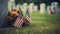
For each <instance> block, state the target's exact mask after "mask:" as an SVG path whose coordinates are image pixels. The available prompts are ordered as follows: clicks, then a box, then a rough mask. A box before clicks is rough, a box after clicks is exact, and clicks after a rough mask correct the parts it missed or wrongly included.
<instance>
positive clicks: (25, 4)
mask: <svg viewBox="0 0 60 34" xmlns="http://www.w3.org/2000/svg"><path fill="white" fill-rule="evenodd" d="M27 7H28V6H27V3H24V4H23V11H24V12H26V11H27Z"/></svg>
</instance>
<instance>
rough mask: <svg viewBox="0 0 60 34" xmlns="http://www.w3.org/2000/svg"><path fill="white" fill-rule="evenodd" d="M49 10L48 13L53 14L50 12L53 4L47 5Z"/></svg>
mask: <svg viewBox="0 0 60 34" xmlns="http://www.w3.org/2000/svg"><path fill="white" fill-rule="evenodd" d="M47 11H48V14H51V13H50V12H51V6H50V5H48V6H47Z"/></svg>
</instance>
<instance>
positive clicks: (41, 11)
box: [40, 3, 45, 13]
mask: <svg viewBox="0 0 60 34" xmlns="http://www.w3.org/2000/svg"><path fill="white" fill-rule="evenodd" d="M40 13H45V3H42V4H40Z"/></svg>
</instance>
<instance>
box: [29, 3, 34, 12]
mask: <svg viewBox="0 0 60 34" xmlns="http://www.w3.org/2000/svg"><path fill="white" fill-rule="evenodd" d="M29 11H30V12H31V13H32V12H33V11H34V3H30V5H29Z"/></svg>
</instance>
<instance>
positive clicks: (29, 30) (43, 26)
mask: <svg viewBox="0 0 60 34" xmlns="http://www.w3.org/2000/svg"><path fill="white" fill-rule="evenodd" d="M31 19H32V25H31V26H30V25H28V26H26V27H22V28H20V29H13V30H7V31H5V33H6V34H56V33H59V32H60V14H40V13H39V12H33V13H31Z"/></svg>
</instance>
